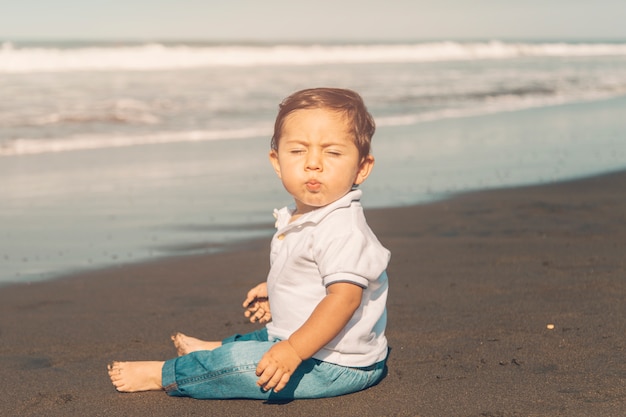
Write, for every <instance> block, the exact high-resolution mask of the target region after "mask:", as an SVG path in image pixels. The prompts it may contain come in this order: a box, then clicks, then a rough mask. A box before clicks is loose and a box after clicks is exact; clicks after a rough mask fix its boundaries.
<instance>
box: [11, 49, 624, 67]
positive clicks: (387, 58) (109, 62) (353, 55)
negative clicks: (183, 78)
mask: <svg viewBox="0 0 626 417" xmlns="http://www.w3.org/2000/svg"><path fill="white" fill-rule="evenodd" d="M533 56H536V57H576V56H581V57H582V56H626V44H625V43H508V42H501V41H491V42H427V43H407V44H367V45H366V44H363V45H359V44H347V45H322V44H318V45H258V46H249V45H209V46H195V45H164V44H159V43H150V44H141V45H125V46H86V47H74V48H63V47H42V46H28V47H17V46H15V45H14V44H12V43H11V42H5V43H4V44H3V45H2V47H1V48H0V73H33V72H68V71H118V70H123V71H154V70H172V69H185V68H202V67H224V66H235V67H253V66H272V65H320V64H333V63H336V64H346V63H392V62H398V63H403V62H436V61H461V60H479V59H511V58H519V57H533Z"/></svg>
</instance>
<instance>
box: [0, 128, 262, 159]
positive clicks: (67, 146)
mask: <svg viewBox="0 0 626 417" xmlns="http://www.w3.org/2000/svg"><path fill="white" fill-rule="evenodd" d="M270 135H271V129H269V128H263V127H256V128H249V129H238V130H204V131H203V130H197V131H188V132H158V133H153V134H144V135H135V136H133V135H124V136H115V135H104V134H103V135H84V136H79V137H71V138H58V139H29V138H22V139H15V140H11V141H7V142H5V143H0V157H2V156H15V155H32V154H41V153H51V152H69V151H80V150H89V149H105V148H121V147H128V146H138V145H158V144H165V143H177V142H202V141H211V140H233V139H247V138H254V137H263V136H265V137H269V136H270Z"/></svg>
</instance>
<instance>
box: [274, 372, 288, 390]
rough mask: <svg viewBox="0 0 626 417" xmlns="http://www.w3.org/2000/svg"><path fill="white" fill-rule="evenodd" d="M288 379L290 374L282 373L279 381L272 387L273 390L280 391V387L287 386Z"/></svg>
mask: <svg viewBox="0 0 626 417" xmlns="http://www.w3.org/2000/svg"><path fill="white" fill-rule="evenodd" d="M289 379H291V375H289V374H288V373H284V374H283V376H282V378H280V382H279V383H278V384H276V386H275V387H274V392H279V391H282V389H283V388H285V387H286V386H287V383H288V382H289Z"/></svg>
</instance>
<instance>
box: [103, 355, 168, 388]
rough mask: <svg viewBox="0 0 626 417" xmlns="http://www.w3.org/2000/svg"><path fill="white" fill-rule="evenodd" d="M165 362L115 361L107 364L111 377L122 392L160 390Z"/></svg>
mask: <svg viewBox="0 0 626 417" xmlns="http://www.w3.org/2000/svg"><path fill="white" fill-rule="evenodd" d="M164 363H165V362H113V363H111V364H109V365H108V366H107V368H108V370H109V378H111V382H112V383H113V385H115V388H116V389H117V390H118V391H120V392H139V391H158V390H162V389H163V385H161V373H162V369H163V364H164Z"/></svg>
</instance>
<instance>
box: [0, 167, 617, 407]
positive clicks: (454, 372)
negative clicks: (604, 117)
mask: <svg viewBox="0 0 626 417" xmlns="http://www.w3.org/2000/svg"><path fill="white" fill-rule="evenodd" d="M624 189H626V171H619V172H613V173H608V174H603V175H598V176H593V177H588V178H584V179H576V180H571V181H563V182H559V183H553V184H544V185H535V186H523V187H513V188H502V189H497V190H486V191H475V192H468V193H461V194H458V195H455V196H452V197H451V198H449V199H445V200H440V201H437V202H433V203H427V204H421V205H416V206H405V207H396V208H385V209H367V208H366V215H367V218H368V222H369V224H370V226H371V227H372V229H373V230H374V232H375V233H376V234H377V235H378V237H379V239H380V240H381V242H382V243H383V244H384V245H385V246H386V247H387V248H389V249H390V250H391V252H392V260H391V265H390V267H389V270H388V271H389V277H390V294H389V303H388V312H389V324H388V328H387V336H388V339H389V343H390V346H391V347H392V353H391V356H390V359H389V374H388V376H387V377H386V378H385V379H384V380H383V381H382V382H381V383H380V384H379V385H377V386H375V387H373V388H371V389H369V390H366V391H364V392H360V393H356V394H352V395H348V396H344V397H339V398H329V399H322V400H310V401H294V402H291V403H288V404H282V405H275V404H274V405H271V404H263V403H261V402H258V401H250V400H227V401H226V400H225V401H197V400H191V399H180V398H169V397H167V396H166V395H165V394H164V393H161V392H148V393H138V394H119V393H117V392H115V390H114V389H113V387H112V385H111V384H110V382H109V381H108V377H107V375H106V364H107V363H108V362H110V361H111V360H160V359H166V358H169V357H172V356H173V355H174V349H173V347H172V346H171V343H170V341H169V335H170V334H171V333H172V332H174V331H182V332H184V333H187V334H190V335H194V336H197V337H201V338H221V337H225V336H228V335H230V334H232V333H235V332H243V331H250V330H252V329H253V328H256V326H254V325H251V324H248V323H247V322H246V320H245V319H244V318H243V315H242V311H241V309H240V307H239V306H240V303H241V299H242V297H243V296H244V294H245V292H246V291H247V290H248V289H249V288H250V287H251V286H252V285H254V284H256V283H258V282H259V281H261V280H263V279H264V278H265V274H266V273H267V267H268V257H269V254H268V253H269V239H265V238H261V239H256V240H252V241H248V242H247V243H246V244H244V245H242V246H241V247H238V248H237V249H236V250H233V251H225V252H222V253H220V254H213V255H211V254H209V255H190V256H182V257H176V258H168V259H161V260H157V261H154V262H149V263H142V264H133V265H125V266H119V267H115V268H109V269H103V270H97V271H90V272H86V273H79V274H73V275H71V276H66V277H64V278H60V279H55V280H51V281H44V282H38V283H32V284H29V285H26V284H17V285H10V286H5V287H2V288H0V338H1V339H2V345H1V346H2V347H1V348H0V349H1V350H0V352H1V355H0V363H1V364H2V366H0V378H1V380H2V381H5V382H4V383H3V388H4V393H5V395H4V396H3V397H2V399H0V408H2V409H3V410H5V412H6V413H8V414H9V415H24V416H29V415H32V416H35V415H44V414H45V415H50V416H57V415H58V416H66V415H93V416H100V415H102V416H105V415H106V416H117V415H120V416H122V415H145V414H152V415H173V414H179V415H192V414H202V413H206V410H207V407H209V408H210V410H211V413H212V414H216V415H217V414H222V415H227V416H228V415H233V416H235V415H251V416H255V415H267V414H268V413H271V414H273V415H279V416H280V415H285V416H287V415H288V416H308V415H316V414H319V415H333V414H334V415H359V416H383V415H394V416H416V415H417V416H446V417H448V416H472V417H473V416H476V417H478V416H481V415H483V416H484V415H498V416H519V415H536V416H568V417H577V416H588V415H602V416H616V417H617V416H621V415H624V413H626V386H625V385H624V378H625V377H626V367H625V365H624V362H623V357H624V352H626V340H625V338H624V335H625V334H626V319H625V317H626V298H625V297H626V282H625V281H624V276H626V259H625V258H624V256H623V255H624V253H626V195H625V194H624V193H623V190H624ZM548 325H554V328H552V329H551V328H549V327H548Z"/></svg>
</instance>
